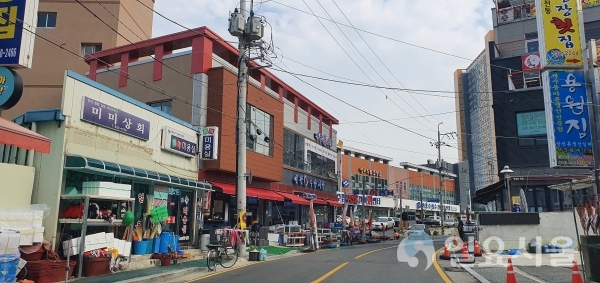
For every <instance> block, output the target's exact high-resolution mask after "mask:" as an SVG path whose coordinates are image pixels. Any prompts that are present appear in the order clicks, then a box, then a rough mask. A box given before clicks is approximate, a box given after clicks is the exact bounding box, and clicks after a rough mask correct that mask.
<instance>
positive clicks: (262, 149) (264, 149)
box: [246, 104, 273, 156]
mask: <svg viewBox="0 0 600 283" xmlns="http://www.w3.org/2000/svg"><path fill="white" fill-rule="evenodd" d="M246 133H247V134H248V137H247V139H246V148H247V149H249V150H252V151H254V152H257V153H260V154H263V155H267V156H272V155H273V143H272V142H271V139H272V137H271V135H272V134H273V116H271V115H269V113H267V112H264V111H262V110H260V109H258V108H256V107H254V106H252V105H250V104H246Z"/></svg>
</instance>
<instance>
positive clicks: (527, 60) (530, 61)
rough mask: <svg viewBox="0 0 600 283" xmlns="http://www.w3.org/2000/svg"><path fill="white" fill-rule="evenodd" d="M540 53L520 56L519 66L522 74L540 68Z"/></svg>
mask: <svg viewBox="0 0 600 283" xmlns="http://www.w3.org/2000/svg"><path fill="white" fill-rule="evenodd" d="M541 63H542V61H541V59H540V53H539V52H536V53H533V54H526V55H523V56H521V65H522V69H523V72H530V71H537V70H541V68H542V64H541Z"/></svg>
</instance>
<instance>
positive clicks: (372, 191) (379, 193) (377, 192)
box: [352, 189, 394, 196]
mask: <svg viewBox="0 0 600 283" xmlns="http://www.w3.org/2000/svg"><path fill="white" fill-rule="evenodd" d="M393 193H394V192H392V191H390V190H388V189H370V190H365V195H370V196H387V195H391V194H393ZM352 194H353V195H362V192H361V190H360V189H352Z"/></svg>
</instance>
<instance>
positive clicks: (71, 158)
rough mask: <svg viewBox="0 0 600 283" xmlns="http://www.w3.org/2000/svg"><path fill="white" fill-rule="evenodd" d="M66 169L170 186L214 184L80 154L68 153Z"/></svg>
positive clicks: (205, 186) (207, 187)
mask: <svg viewBox="0 0 600 283" xmlns="http://www.w3.org/2000/svg"><path fill="white" fill-rule="evenodd" d="M65 169H67V170H76V171H94V172H98V173H104V174H108V175H115V176H117V175H118V176H119V177H124V178H131V179H138V180H144V181H152V182H154V183H158V184H164V185H168V186H175V187H184V188H192V189H200V190H212V186H211V185H210V184H209V183H205V182H200V181H195V180H189V179H185V178H181V177H177V176H173V175H168V174H163V173H158V172H153V171H148V170H145V169H139V168H135V167H131V166H126V165H121V164H116V163H112V162H108V161H102V160H98V159H93V158H89V157H83V156H78V155H67V158H66V160H65Z"/></svg>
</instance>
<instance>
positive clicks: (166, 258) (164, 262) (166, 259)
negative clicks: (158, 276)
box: [160, 255, 171, 266]
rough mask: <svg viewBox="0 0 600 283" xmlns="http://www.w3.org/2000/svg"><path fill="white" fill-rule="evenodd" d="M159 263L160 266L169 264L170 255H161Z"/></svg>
mask: <svg viewBox="0 0 600 283" xmlns="http://www.w3.org/2000/svg"><path fill="white" fill-rule="evenodd" d="M160 265H161V266H169V265H171V256H170V255H162V257H161V258H160Z"/></svg>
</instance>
